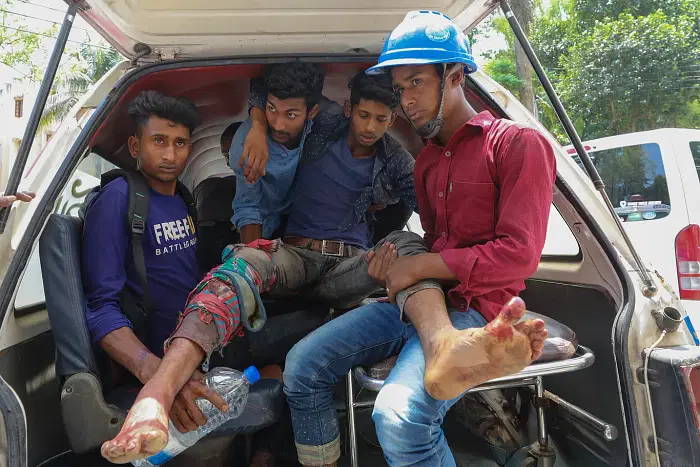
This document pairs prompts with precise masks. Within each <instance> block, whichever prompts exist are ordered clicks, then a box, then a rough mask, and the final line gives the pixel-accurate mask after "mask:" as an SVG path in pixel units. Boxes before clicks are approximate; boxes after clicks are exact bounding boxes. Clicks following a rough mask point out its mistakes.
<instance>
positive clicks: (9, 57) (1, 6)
mask: <svg viewBox="0 0 700 467" xmlns="http://www.w3.org/2000/svg"><path fill="white" fill-rule="evenodd" d="M12 5H13V1H12V0H0V10H1V11H0V63H2V64H4V65H6V66H8V67H10V68H12V69H14V70H15V71H17V72H18V73H19V74H20V75H22V76H23V77H25V78H27V79H31V80H34V81H38V80H39V79H40V78H41V72H42V70H41V68H40V67H39V66H37V64H36V63H35V62H34V61H33V60H32V59H33V56H34V54H35V53H36V51H37V50H39V47H40V45H41V36H40V35H38V34H35V33H33V32H31V31H29V30H28V29H27V27H26V25H23V24H21V23H20V22H18V21H15V19H14V17H12V16H11V15H9V13H8V12H9V11H10V8H11V7H12ZM54 29H55V28H52V29H50V30H49V31H47V34H51V32H52V31H53V30H54Z"/></svg>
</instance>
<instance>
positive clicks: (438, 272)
mask: <svg viewBox="0 0 700 467" xmlns="http://www.w3.org/2000/svg"><path fill="white" fill-rule="evenodd" d="M474 71H476V64H475V63H474V60H473V57H472V54H471V50H470V48H469V44H468V41H467V38H466V36H465V34H464V33H463V32H462V31H461V30H460V29H459V28H458V27H457V26H456V25H455V24H454V23H453V22H452V21H451V20H450V19H449V18H448V17H447V16H445V15H443V14H441V13H438V12H432V11H413V12H410V13H408V15H406V17H405V19H404V20H403V22H402V23H401V24H400V25H399V26H398V27H397V28H396V29H394V31H393V32H392V33H391V35H390V36H389V37H388V39H387V41H386V43H385V45H384V49H383V51H382V54H381V56H380V57H379V63H378V64H377V65H376V66H373V67H372V68H370V69H369V70H367V73H370V74H372V73H383V72H387V73H391V75H392V79H393V82H394V86H395V88H396V90H397V92H398V93H399V94H400V96H401V107H402V110H403V112H404V115H405V116H406V117H407V118H408V120H409V121H410V122H411V124H412V125H413V127H414V128H415V129H416V132H417V133H418V134H419V135H420V136H421V137H423V138H424V139H425V141H426V146H425V148H424V149H423V150H422V151H421V153H420V154H419V156H418V158H417V161H416V166H415V171H414V176H415V187H416V197H417V200H418V208H419V213H420V218H421V224H422V226H423V229H424V230H425V236H424V240H425V242H426V245H427V247H428V249H429V253H424V254H420V255H417V256H401V257H399V258H397V259H396V260H394V261H393V263H392V264H390V265H389V266H388V270H387V289H388V292H389V296H390V298H391V301H392V302H393V303H389V302H378V303H373V304H370V305H366V306H363V307H361V308H358V309H355V310H352V311H350V312H348V313H346V314H344V315H342V316H339V317H338V318H336V319H334V320H332V321H330V322H329V323H327V324H325V325H324V326H322V327H321V328H320V329H318V330H316V331H314V332H313V333H311V334H310V335H309V336H307V337H306V338H305V339H304V340H302V341H301V342H300V343H298V344H297V345H296V346H295V347H294V348H293V349H292V351H291V352H290V353H289V355H288V356H287V364H286V369H285V373H284V382H285V393H286V394H287V398H288V400H289V405H290V408H291V410H292V420H293V424H294V433H295V440H296V443H297V452H298V455H299V460H300V462H301V463H302V464H303V465H316V466H321V465H330V466H333V465H336V461H337V460H338V458H339V457H340V447H339V436H338V422H337V418H336V413H335V410H334V408H333V397H332V387H333V384H334V383H335V382H336V381H338V379H339V378H340V377H341V376H342V375H345V374H347V372H348V371H349V370H350V369H351V368H353V367H356V366H367V365H372V364H374V363H377V362H379V361H381V360H384V359H386V358H389V357H391V356H394V355H397V354H398V360H397V362H396V365H395V366H394V368H393V369H392V371H391V373H390V374H389V376H388V378H387V379H386V381H385V383H384V385H383V387H382V389H381V391H380V392H379V395H378V396H377V400H376V403H375V406H374V412H373V415H372V418H373V420H374V422H375V425H376V430H377V435H378V438H379V442H380V444H381V446H382V449H383V451H384V456H385V458H386V460H387V462H388V463H389V465H392V466H393V465H402V466H408V465H411V466H431V467H434V466H455V460H454V457H453V456H452V453H451V452H450V449H449V447H448V446H447V441H446V439H445V436H444V434H443V432H442V430H441V428H440V425H441V423H442V420H443V417H444V415H445V413H446V412H447V410H448V409H449V408H450V407H451V406H452V405H453V404H454V403H456V402H457V401H458V400H459V399H460V397H461V396H462V395H463V394H464V393H465V391H467V390H468V389H469V388H471V387H474V386H477V385H479V384H482V383H485V382H487V381H489V380H492V379H494V378H497V377H500V376H504V375H507V374H512V373H516V372H518V371H520V370H522V369H523V368H524V367H526V366H527V365H529V364H530V363H532V361H534V360H535V359H537V358H539V356H540V355H541V352H542V349H543V346H544V340H545V338H546V336H547V331H546V330H545V329H544V322H543V321H542V320H524V321H521V318H522V317H523V315H524V313H525V304H524V303H523V301H522V300H521V299H520V298H518V294H519V293H520V292H521V291H522V290H523V289H524V288H525V284H524V281H525V279H527V278H528V277H529V276H531V275H532V274H533V273H534V272H535V270H536V269H537V265H538V263H539V259H540V255H541V253H542V249H543V247H544V240H545V235H546V229H547V221H548V217H549V210H550V206H551V202H552V188H553V184H554V180H555V177H556V162H555V158H554V152H553V149H552V147H551V145H550V144H549V142H548V141H547V139H546V138H545V137H544V136H543V135H542V134H540V133H539V132H538V131H537V130H535V129H533V128H529V127H525V126H522V125H518V124H515V123H514V122H511V121H508V120H504V119H496V118H494V117H493V116H492V115H491V114H490V113H489V112H488V111H485V112H481V113H477V112H476V111H475V110H474V109H473V108H472V107H471V105H470V104H469V103H468V102H467V99H466V97H465V94H464V90H463V87H462V84H463V81H464V78H465V74H466V73H472V72H474ZM443 290H446V291H447V293H446V294H445V293H444V292H443ZM394 303H395V304H394Z"/></svg>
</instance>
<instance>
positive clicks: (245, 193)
mask: <svg viewBox="0 0 700 467" xmlns="http://www.w3.org/2000/svg"><path fill="white" fill-rule="evenodd" d="M251 125H252V122H251V120H250V117H249V118H247V119H246V120H245V121H244V122H243V123H242V124H241V126H240V127H239V128H238V131H236V134H235V135H234V136H233V141H232V142H231V149H230V151H229V166H230V167H231V168H232V169H233V171H234V172H235V173H236V196H235V197H234V198H233V203H232V207H233V216H232V217H231V222H232V223H233V225H234V226H235V227H236V228H237V229H238V230H241V229H242V228H243V227H244V226H246V225H250V224H261V225H262V234H263V238H272V234H273V233H274V232H275V230H277V228H278V227H279V225H280V214H282V213H283V212H285V211H286V210H287V208H289V205H290V203H291V196H290V195H291V187H292V182H293V181H294V174H295V173H296V170H297V165H298V164H299V158H300V155H301V154H302V151H303V148H304V145H305V141H306V139H307V137H308V135H309V132H310V131H311V128H312V126H313V122H312V121H307V122H306V126H305V127H304V133H303V135H302V138H301V143H300V144H299V147H298V148H296V149H287V148H286V147H284V146H283V145H281V144H278V143H275V142H274V141H273V140H272V138H270V136H269V135H268V137H267V144H268V147H269V150H270V160H269V161H268V162H267V167H266V169H265V170H266V175H265V176H264V177H260V178H259V179H258V180H257V181H256V182H255V183H248V182H246V179H245V177H244V176H243V169H242V168H240V167H238V160H239V159H240V157H241V155H242V154H243V145H244V143H245V138H246V136H248V132H249V131H250V128H251Z"/></svg>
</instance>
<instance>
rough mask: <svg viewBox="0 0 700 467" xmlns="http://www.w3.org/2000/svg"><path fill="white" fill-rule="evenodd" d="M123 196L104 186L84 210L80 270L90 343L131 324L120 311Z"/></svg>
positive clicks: (125, 237) (123, 281) (126, 237)
mask: <svg viewBox="0 0 700 467" xmlns="http://www.w3.org/2000/svg"><path fill="white" fill-rule="evenodd" d="M126 210H127V198H126V195H124V194H123V193H120V192H119V191H117V190H114V189H109V187H107V188H105V189H104V191H103V192H102V193H100V195H99V197H98V198H97V200H95V203H94V204H93V205H92V206H91V207H90V209H89V210H88V212H87V214H86V217H85V224H84V227H83V245H82V270H83V288H84V291H85V298H86V300H87V308H86V316H85V318H86V321H87V326H88V329H89V330H90V335H91V336H92V340H93V342H99V341H101V340H102V339H103V338H104V337H105V336H106V335H107V334H109V333H110V332H112V331H115V330H117V329H119V328H123V327H132V325H131V322H130V321H129V320H128V319H127V318H126V316H124V314H123V313H122V310H121V303H120V299H119V297H120V295H121V292H122V290H123V289H124V286H125V284H126V268H125V261H126V255H127V249H128V247H129V244H130V241H129V232H128V231H127V228H126V224H125V222H124V216H125V215H126Z"/></svg>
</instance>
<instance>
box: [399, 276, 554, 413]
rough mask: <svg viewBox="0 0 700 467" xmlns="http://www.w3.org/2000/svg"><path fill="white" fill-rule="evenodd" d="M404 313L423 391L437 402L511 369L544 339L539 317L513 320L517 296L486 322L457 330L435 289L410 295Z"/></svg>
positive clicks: (518, 310) (533, 355) (517, 314)
mask: <svg viewBox="0 0 700 467" xmlns="http://www.w3.org/2000/svg"><path fill="white" fill-rule="evenodd" d="M404 312H405V313H406V314H407V315H408V317H409V318H410V319H411V322H412V323H413V325H414V326H415V327H416V330H417V332H418V336H419V337H420V340H421V344H422V345H423V350H424V353H425V361H426V370H425V380H424V383H425V389H426V391H428V394H430V395H431V396H432V397H434V398H435V399H438V400H449V399H453V398H455V397H457V396H458V395H460V394H461V393H463V392H464V391H466V390H467V389H469V388H472V387H474V386H478V385H479V384H482V383H485V382H487V381H489V380H491V379H494V378H498V377H501V376H505V375H509V374H513V373H517V372H518V371H520V370H522V369H523V368H525V367H526V366H528V365H529V364H530V363H532V361H533V360H535V359H537V358H538V357H539V356H540V354H541V353H542V348H543V347H544V340H545V339H546V337H547V330H546V329H545V328H544V322H543V321H542V320H527V321H524V322H522V323H518V321H519V320H520V319H521V318H522V317H523V315H524V314H525V303H524V302H523V301H522V299H520V298H517V297H516V298H514V299H512V300H511V301H510V302H509V303H508V304H507V305H506V306H504V307H503V310H501V313H500V314H499V316H498V317H497V318H496V319H495V320H494V321H492V322H491V323H489V324H488V325H487V326H485V327H483V328H474V329H465V330H463V331H458V330H456V329H455V328H454V327H453V326H452V323H451V322H450V319H449V317H448V315H447V308H446V306H445V302H444V298H443V295H442V293H441V292H440V291H439V290H435V289H427V290H423V291H420V292H417V293H415V294H414V295H412V296H410V297H409V298H408V300H407V301H406V304H405V308H404ZM516 323H517V324H516Z"/></svg>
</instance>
